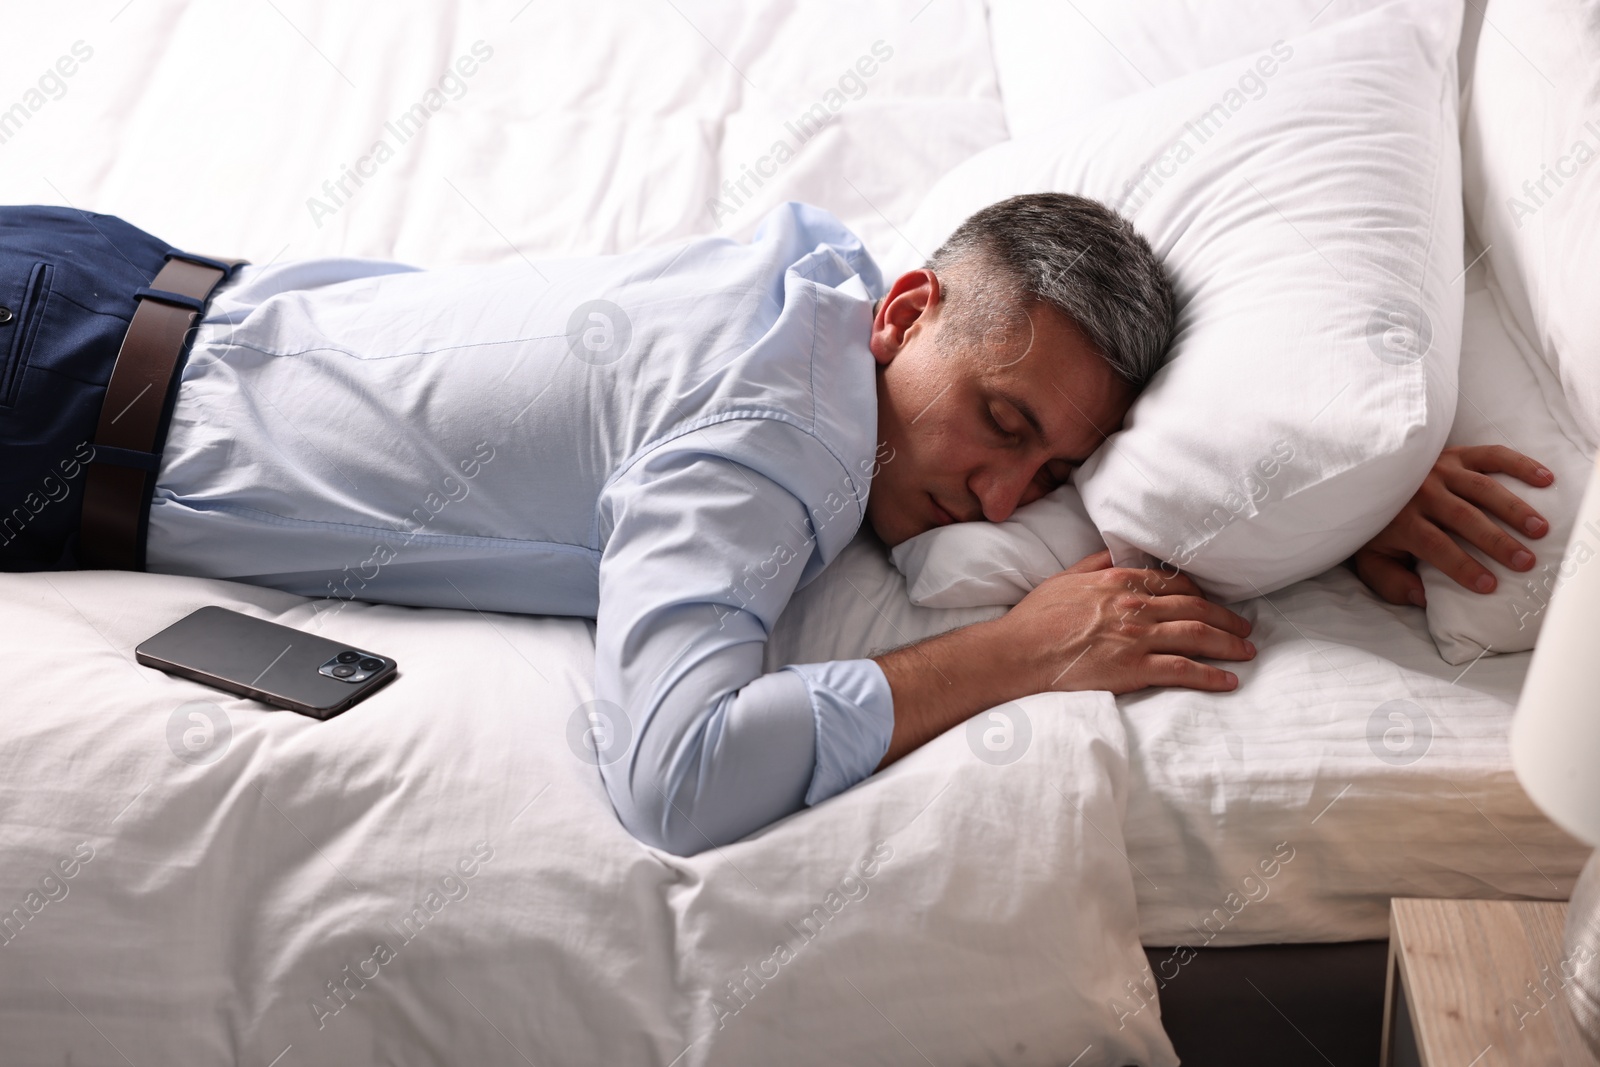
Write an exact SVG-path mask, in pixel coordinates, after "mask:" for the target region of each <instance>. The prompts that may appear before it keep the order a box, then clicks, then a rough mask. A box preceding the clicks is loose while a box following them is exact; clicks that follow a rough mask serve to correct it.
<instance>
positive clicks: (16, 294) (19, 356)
mask: <svg viewBox="0 0 1600 1067" xmlns="http://www.w3.org/2000/svg"><path fill="white" fill-rule="evenodd" d="M51 270H52V268H51V266H50V264H48V263H35V264H34V265H33V269H32V270H31V271H29V272H28V277H27V280H26V281H25V282H23V284H21V285H17V284H15V283H12V284H9V285H8V284H5V283H0V353H3V356H4V362H3V363H0V407H10V406H11V405H12V404H14V403H15V402H16V399H17V389H18V387H19V386H20V385H21V383H22V375H23V373H24V372H25V371H27V369H28V356H29V354H30V353H31V352H32V351H33V342H34V338H35V337H37V336H38V333H39V324H40V322H41V321H43V319H44V305H45V302H46V301H47V300H49V299H50V274H51Z"/></svg>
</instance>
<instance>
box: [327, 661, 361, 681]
mask: <svg viewBox="0 0 1600 1067" xmlns="http://www.w3.org/2000/svg"><path fill="white" fill-rule="evenodd" d="M331 673H332V674H333V676H334V677H335V678H348V677H350V676H351V675H352V674H354V673H356V669H355V668H354V667H352V666H350V664H348V663H341V664H339V665H338V666H337V667H335V668H334V669H333V670H332V672H331Z"/></svg>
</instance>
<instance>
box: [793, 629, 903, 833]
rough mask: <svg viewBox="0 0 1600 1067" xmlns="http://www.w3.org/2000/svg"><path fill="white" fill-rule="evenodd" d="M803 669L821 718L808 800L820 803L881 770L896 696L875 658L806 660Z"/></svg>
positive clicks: (813, 707) (816, 715)
mask: <svg viewBox="0 0 1600 1067" xmlns="http://www.w3.org/2000/svg"><path fill="white" fill-rule="evenodd" d="M784 670H789V671H793V672H794V673H795V674H798V675H799V676H800V678H801V680H803V681H804V682H805V684H806V692H807V693H809V694H810V696H811V714H812V716H813V718H815V720H816V728H817V745H816V757H817V760H816V769H815V770H813V771H812V773H811V787H810V788H809V789H807V790H806V804H807V805H808V806H809V805H812V804H820V803H822V802H823V801H824V800H827V799H828V798H829V797H831V796H835V795H837V794H839V793H842V792H844V791H845V790H846V789H849V788H850V787H851V786H853V785H855V784H856V783H857V782H859V781H861V780H862V779H863V778H865V777H867V776H868V775H870V774H871V773H872V772H873V771H875V770H877V768H878V764H879V763H881V762H883V755H884V753H886V752H888V751H889V738H890V736H891V735H892V734H893V733H894V697H893V695H892V694H891V693H890V692H889V679H887V678H885V677H884V675H883V668H882V667H879V666H878V665H877V663H875V662H873V661H872V660H870V659H852V660H837V661H835V662H833V663H802V664H799V665H796V666H791V667H785V668H784Z"/></svg>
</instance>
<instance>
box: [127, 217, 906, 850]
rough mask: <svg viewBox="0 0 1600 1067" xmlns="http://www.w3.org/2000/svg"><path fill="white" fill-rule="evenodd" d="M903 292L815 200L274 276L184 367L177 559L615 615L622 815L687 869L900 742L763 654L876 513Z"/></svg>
mask: <svg viewBox="0 0 1600 1067" xmlns="http://www.w3.org/2000/svg"><path fill="white" fill-rule="evenodd" d="M881 291H882V281H881V278H880V275H879V272H878V269H877V267H876V265H874V263H873V262H872V260H871V258H870V257H869V256H868V255H867V253H866V252H865V250H864V249H863V248H862V246H861V244H860V242H859V241H858V240H857V239H856V238H855V236H854V235H852V234H851V233H850V232H849V231H848V230H846V229H845V228H844V227H843V225H841V224H840V223H839V222H838V221H837V220H836V219H834V218H833V217H831V216H830V215H828V214H826V213H824V212H822V211H819V210H817V209H815V208H811V207H806V206H803V205H798V204H787V205H784V206H782V207H780V208H778V209H776V210H775V211H774V212H773V213H772V214H771V215H769V216H768V217H767V218H766V219H765V221H764V222H763V224H762V226H761V228H760V230H759V231H758V232H757V234H756V236H755V238H754V240H753V241H752V242H751V243H749V244H742V243H738V242H735V241H730V240H725V239H721V238H706V239H703V240H697V241H694V242H692V243H690V244H688V245H684V246H681V247H675V248H666V249H657V250H650V251H644V252H638V253H633V254H629V255H621V256H607V257H594V258H585V259H571V260H559V261H540V262H538V263H536V264H524V263H518V264H514V265H511V266H502V267H487V268H458V269H448V270H433V271H421V270H416V269H414V268H411V267H407V266H404V265H401V264H396V263H384V262H373V261H365V260H346V259H340V260H313V261H306V262H299V263H287V264H282V265H272V266H267V267H259V268H245V269H244V270H243V271H242V272H241V274H240V275H239V276H238V277H237V278H236V279H235V280H234V281H232V282H230V283H229V284H228V285H227V287H226V288H225V289H223V290H222V291H221V292H220V293H219V294H218V296H217V298H216V299H215V301H214V302H213V304H212V306H211V308H210V310H209V313H208V315H207V317H206V319H205V321H204V323H203V324H202V326H201V327H200V329H199V332H198V334H197V339H196V343H195V345H194V349H193V352H192V354H191V356H190V358H189V361H188V364H187V365H186V366H185V368H184V371H183V377H182V383H181V386H180V389H179V392H178V399H177V402H176V405H175V408H174V414H173V420H172V428H171V431H170V433H169V436H168V439H167V445H166V449H165V452H164V454H163V459H162V464H161V469H160V473H159V476H158V478H157V482H156V491H155V495H154V500H153V502H152V504H151V508H150V535H149V550H148V565H149V567H150V569H151V570H155V571H165V572H168V573H175V574H191V575H201V576H205V577H214V578H230V579H235V580H238V581H245V582H253V583H257V584H261V585H267V586H272V587H274V588H278V589H285V590H289V591H291V592H295V593H301V594H304V595H307V596H327V597H343V598H355V599H361V600H372V601H386V602H391V603H399V604H413V605H422V606H433V607H450V608H475V609H477V610H480V611H508V612H523V613H530V614H554V615H579V616H589V617H593V618H594V619H595V620H596V623H595V695H596V699H597V701H602V702H610V703H609V704H599V705H598V706H599V707H601V708H610V707H611V706H612V705H614V706H615V709H617V710H612V711H610V712H609V713H606V714H602V716H601V719H600V720H597V721H602V722H603V724H604V726H605V727H606V729H605V730H603V731H601V733H602V734H604V735H605V738H608V739H609V740H611V742H612V744H611V746H610V748H609V750H607V749H606V746H605V745H604V744H603V743H602V745H601V748H602V750H603V751H601V752H600V753H598V754H597V759H596V761H597V762H598V763H599V764H600V767H601V774H602V777H603V778H604V781H605V784H606V788H607V790H608V792H609V794H610V796H611V799H612V802H613V804H614V805H615V806H616V810H617V813H618V815H619V816H620V817H621V819H622V822H623V823H624V824H625V825H626V826H627V827H628V829H629V830H631V831H632V832H633V833H634V834H635V835H636V836H638V837H639V838H640V839H641V840H643V841H645V842H647V843H649V844H652V845H656V846H659V847H662V848H666V849H668V850H671V851H673V852H677V853H681V854H688V853H693V852H697V851H700V850H702V849H705V848H708V847H710V846H711V845H713V844H718V845H720V844H724V843H727V842H729V841H733V840H736V839H737V838H740V837H742V836H744V835H746V834H748V833H750V832H751V831H753V830H756V829H758V828H759V827H762V826H765V825H766V824H768V823H770V822H772V821H773V820H775V819H778V818H781V817H782V816H784V815H787V814H789V813H791V812H793V811H796V810H798V809H799V808H801V807H802V806H803V805H805V804H815V803H818V802H820V801H822V800H825V799H827V798H828V797H831V796H833V795H834V794H836V793H838V792H840V791H841V790H844V789H847V788H849V787H850V786H851V785H854V784H855V783H856V782H858V781H860V780H861V779H862V778H865V777H866V776H867V775H869V774H871V773H872V771H873V770H874V768H876V766H877V765H878V763H879V761H880V760H881V759H882V757H883V754H884V752H885V751H886V750H887V748H888V744H889V736H890V733H891V730H892V728H893V722H894V714H893V704H892V700H891V697H890V693H889V687H888V682H887V681H886V680H885V678H884V676H883V672H882V670H881V669H880V668H879V667H878V666H877V664H875V663H873V662H872V661H871V660H852V661H841V662H833V663H814V664H806V665H801V666H794V667H789V668H786V669H785V670H782V671H778V672H776V673H773V674H765V675H764V674H763V673H762V664H761V656H762V647H763V644H764V643H765V641H766V639H767V635H768V633H769V632H770V631H771V629H772V626H773V624H774V622H775V621H776V620H777V617H778V614H779V612H780V611H782V610H783V607H784V605H785V604H786V603H787V602H788V601H789V598H790V597H791V595H793V593H794V591H795V590H796V589H797V588H799V587H800V586H802V585H804V584H805V583H806V582H808V581H810V580H811V579H812V578H814V577H816V575H817V574H818V573H819V572H820V571H821V570H822V568H823V567H825V566H827V564H828V563H829V561H831V560H832V559H833V558H834V557H835V556H836V555H837V554H838V553H839V551H840V550H841V549H843V547H844V546H845V545H846V544H847V543H848V542H849V541H850V539H851V538H852V537H853V536H854V534H855V532H856V530H857V528H858V527H859V526H860V524H861V522H862V519H863V518H864V509H865V504H866V498H867V491H868V489H869V486H870V481H871V477H872V474H873V473H874V471H875V467H874V458H875V448H876V433H877V394H876V388H875V383H874V364H873V359H872V356H871V353H870V352H869V351H868V348H867V340H868V335H869V332H870V325H871V316H872V300H873V299H874V298H875V297H877V296H878V295H880V294H881ZM399 684H401V685H404V684H405V683H404V682H403V681H402V682H401V683H399ZM619 714H620V716H621V721H617V722H611V721H606V720H609V719H612V718H615V717H616V716H617V715H619ZM624 745H625V746H626V747H625V748H623V746H624ZM617 749H622V751H617Z"/></svg>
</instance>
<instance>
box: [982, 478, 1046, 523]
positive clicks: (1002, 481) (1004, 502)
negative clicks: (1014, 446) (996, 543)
mask: <svg viewBox="0 0 1600 1067" xmlns="http://www.w3.org/2000/svg"><path fill="white" fill-rule="evenodd" d="M1032 481H1033V472H1032V471H1029V470H1028V469H1026V467H1025V466H1024V465H1022V464H1006V465H1004V466H993V467H988V468H985V469H984V470H983V471H981V472H979V474H978V476H977V477H976V478H974V479H973V481H972V490H973V492H974V493H976V494H977V497H978V501H979V503H980V504H981V505H982V506H983V517H984V518H985V519H987V520H988V521H989V522H1005V521H1006V520H1007V519H1009V518H1010V517H1011V513H1012V512H1014V511H1016V510H1017V506H1018V505H1019V504H1020V503H1021V502H1022V494H1023V493H1024V492H1025V491H1026V490H1027V488H1028V486H1029V484H1031V483H1032Z"/></svg>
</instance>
